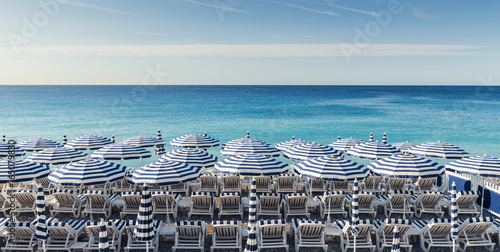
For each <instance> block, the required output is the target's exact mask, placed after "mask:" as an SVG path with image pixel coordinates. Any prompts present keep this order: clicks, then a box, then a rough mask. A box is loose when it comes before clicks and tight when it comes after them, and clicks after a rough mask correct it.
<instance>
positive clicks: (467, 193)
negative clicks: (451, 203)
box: [450, 191, 480, 197]
mask: <svg viewBox="0 0 500 252" xmlns="http://www.w3.org/2000/svg"><path fill="white" fill-rule="evenodd" d="M459 195H460V196H462V195H480V193H479V192H478V191H460V192H457V197H458V196H459ZM450 197H451V195H450Z"/></svg>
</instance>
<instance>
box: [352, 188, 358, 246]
mask: <svg viewBox="0 0 500 252" xmlns="http://www.w3.org/2000/svg"><path fill="white" fill-rule="evenodd" d="M358 193H359V191H358V180H357V179H355V180H354V185H353V187H352V213H351V214H352V216H351V234H352V235H353V236H354V251H356V237H357V236H358V234H359V228H358V225H359V206H358V204H359V202H358V201H359V198H358Z"/></svg>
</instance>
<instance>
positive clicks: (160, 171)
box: [129, 161, 201, 186]
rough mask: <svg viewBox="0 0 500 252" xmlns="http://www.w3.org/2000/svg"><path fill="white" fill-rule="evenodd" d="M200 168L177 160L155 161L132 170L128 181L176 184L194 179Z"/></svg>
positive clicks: (198, 174)
mask: <svg viewBox="0 0 500 252" xmlns="http://www.w3.org/2000/svg"><path fill="white" fill-rule="evenodd" d="M200 173H201V169H200V168H197V167H194V166H191V165H188V164H185V163H179V162H170V161H164V162H156V163H151V164H147V165H145V166H143V167H141V168H139V169H137V170H135V171H133V172H132V180H131V181H129V182H130V183H133V184H136V185H149V186H152V185H159V186H166V185H176V184H179V183H180V182H182V183H185V182H189V181H192V180H196V179H197V178H198V177H199V176H200Z"/></svg>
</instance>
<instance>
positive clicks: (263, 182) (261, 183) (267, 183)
mask: <svg viewBox="0 0 500 252" xmlns="http://www.w3.org/2000/svg"><path fill="white" fill-rule="evenodd" d="M255 183H256V185H257V193H270V192H272V191H271V178H270V177H268V176H257V177H255Z"/></svg>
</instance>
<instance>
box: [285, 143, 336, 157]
mask: <svg viewBox="0 0 500 252" xmlns="http://www.w3.org/2000/svg"><path fill="white" fill-rule="evenodd" d="M342 154H343V153H342V151H339V150H335V149H333V148H332V147H330V146H327V145H322V144H318V143H306V144H299V145H296V146H293V147H292V148H290V149H288V150H285V151H284V152H283V156H285V157H287V158H289V159H292V160H309V159H313V158H317V157H322V156H331V155H334V156H337V157H342Z"/></svg>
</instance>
